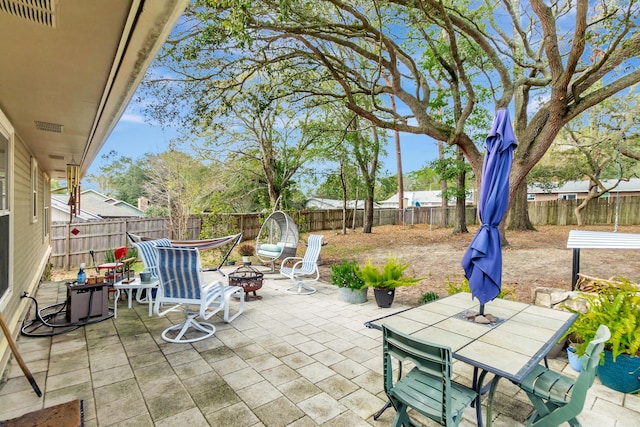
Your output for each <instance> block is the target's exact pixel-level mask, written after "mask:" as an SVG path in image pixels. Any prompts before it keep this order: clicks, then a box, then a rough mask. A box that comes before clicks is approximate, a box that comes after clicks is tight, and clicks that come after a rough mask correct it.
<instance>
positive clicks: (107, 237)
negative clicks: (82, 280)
mask: <svg viewBox="0 0 640 427" xmlns="http://www.w3.org/2000/svg"><path fill="white" fill-rule="evenodd" d="M580 202H581V201H580V200H551V201H544V202H529V217H530V219H531V222H532V223H533V225H576V224H577V221H576V218H575V214H574V209H575V208H576V206H577V205H578V204H579V203H580ZM616 204H617V205H618V207H617V210H618V223H619V224H620V225H635V224H640V196H628V197H620V198H619V199H618V200H617V201H616V198H615V197H610V198H600V199H596V200H592V201H591V202H589V205H588V206H587V208H586V209H585V210H584V211H583V219H584V222H585V224H613V223H614V222H615V217H616ZM287 213H288V214H289V215H290V216H291V217H292V218H293V219H294V221H295V222H296V224H297V225H298V229H299V231H300V233H307V232H316V231H322V230H332V231H338V230H341V229H342V210H340V209H332V210H302V211H288V212H287ZM363 214H364V213H363V211H362V210H358V211H356V212H355V227H356V228H358V227H362V220H363ZM267 216H268V214H267V213H234V214H218V215H203V216H202V217H192V218H191V219H190V221H189V226H188V238H189V239H199V238H208V237H221V236H226V235H229V234H234V233H238V232H239V231H242V232H243V240H255V238H256V237H257V236H258V232H259V231H260V227H261V226H262V224H263V222H264V220H265V219H266V218H267ZM403 218H404V223H405V225H411V224H429V226H430V228H441V227H450V226H453V225H454V224H455V223H456V221H457V219H456V209H455V208H454V207H449V208H433V207H412V208H408V209H405V210H404V211H401V212H399V211H398V209H389V208H387V209H375V210H374V215H373V226H374V227H376V226H380V225H389V224H393V225H396V224H400V223H401V220H402V219H403ZM353 219H354V212H353V210H350V211H348V212H347V218H346V222H347V227H348V228H351V227H352V225H353V224H354V220H353ZM466 220H467V221H466V222H467V225H470V224H476V223H477V221H478V218H477V211H476V208H475V207H471V206H468V207H467V208H466ZM127 231H128V232H130V233H133V234H139V235H141V236H145V237H152V238H160V237H169V238H171V232H170V227H169V222H168V220H167V218H135V219H118V220H104V221H95V222H83V223H74V224H53V225H52V227H51V240H52V241H51V244H52V252H51V263H52V264H53V265H54V267H56V268H67V269H70V268H72V267H73V268H75V267H76V266H78V265H79V264H80V263H81V262H84V263H86V264H87V265H91V258H90V255H89V251H90V250H93V251H94V252H95V257H96V262H98V263H100V262H103V261H104V254H105V252H106V251H107V250H108V249H113V248H117V247H120V246H125V245H126V244H127V241H126V236H125V232H127Z"/></svg>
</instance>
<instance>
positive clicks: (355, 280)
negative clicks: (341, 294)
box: [331, 260, 367, 290]
mask: <svg viewBox="0 0 640 427" xmlns="http://www.w3.org/2000/svg"><path fill="white" fill-rule="evenodd" d="M359 270H360V268H359V266H358V263H357V262H356V261H355V260H353V261H347V260H343V261H342V262H341V263H339V264H333V265H332V266H331V284H333V285H336V286H338V287H340V288H349V289H355V290H361V289H364V288H366V287H367V284H366V283H365V282H364V280H362V279H361V278H360V277H359V276H358V271H359Z"/></svg>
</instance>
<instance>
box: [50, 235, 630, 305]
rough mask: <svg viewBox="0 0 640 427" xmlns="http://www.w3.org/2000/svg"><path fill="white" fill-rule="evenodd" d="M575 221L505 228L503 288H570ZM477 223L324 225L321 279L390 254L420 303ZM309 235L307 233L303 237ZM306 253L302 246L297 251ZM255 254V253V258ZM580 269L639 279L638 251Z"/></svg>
mask: <svg viewBox="0 0 640 427" xmlns="http://www.w3.org/2000/svg"><path fill="white" fill-rule="evenodd" d="M574 228H575V226H542V227H538V231H528V232H510V231H507V240H508V241H509V246H508V247H506V248H504V249H503V282H502V283H503V287H513V288H514V289H515V293H516V299H517V300H519V301H526V302H530V301H531V290H532V289H535V288H536V287H539V286H550V287H555V288H562V289H567V290H568V289H570V288H571V262H572V254H573V252H572V250H571V249H567V248H566V246H567V237H568V235H569V230H571V229H574ZM585 229H587V230H592V231H613V227H612V226H589V227H585ZM475 232H476V227H472V228H470V229H469V233H468V234H461V235H453V234H452V232H451V229H436V230H429V226H428V225H417V226H414V227H403V226H381V227H374V229H373V232H372V233H371V234H364V233H362V232H359V231H357V232H353V231H348V233H347V234H346V235H342V234H338V233H337V232H335V231H329V230H325V231H324V232H323V233H322V234H323V235H324V240H325V241H327V242H328V243H327V245H326V246H324V247H323V248H322V253H321V260H322V265H321V267H320V273H321V276H320V278H321V280H323V281H326V282H329V277H330V272H331V264H332V263H334V262H340V261H341V260H342V259H353V258H355V259H356V260H357V261H358V262H361V263H364V262H366V261H367V258H369V257H371V259H372V260H373V261H374V262H384V261H385V259H386V257H387V255H388V254H392V255H394V256H396V257H398V258H400V259H401V260H402V261H403V262H408V263H409V264H410V266H409V268H408V269H407V271H406V274H408V275H411V276H413V277H424V278H425V279H424V280H423V281H422V282H421V283H420V284H419V285H416V286H413V287H407V288H400V289H398V291H397V292H396V301H399V302H402V303H404V304H410V305H413V304H418V301H419V299H420V296H421V295H423V294H424V293H426V292H428V291H435V292H436V293H438V294H439V295H440V296H444V295H446V294H447V290H446V282H455V283H458V284H459V283H460V282H461V281H462V279H463V277H464V273H463V270H462V266H461V264H460V260H461V259H462V255H463V254H464V252H465V250H466V249H467V246H468V245H469V243H470V242H471V239H472V238H473V236H474V235H475ZM618 232H620V233H640V226H628V227H620V228H619V230H618ZM302 238H303V239H306V235H303V236H302ZM303 254H304V245H301V246H300V247H299V248H298V255H299V256H302V255H303ZM254 258H255V257H254ZM580 265H581V269H580V271H581V273H584V274H587V275H590V276H594V277H601V278H610V277H612V276H623V277H625V278H628V279H630V280H632V281H634V282H637V281H639V280H640V252H638V251H632V250H596V249H583V250H582V251H581V263H580ZM73 277H75V271H71V272H64V271H56V272H54V280H68V279H72V278H73Z"/></svg>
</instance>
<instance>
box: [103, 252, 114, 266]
mask: <svg viewBox="0 0 640 427" xmlns="http://www.w3.org/2000/svg"><path fill="white" fill-rule="evenodd" d="M104 262H105V264H108V263H110V262H116V254H115V252H114V250H113V249H112V248H109V249H107V250H106V252H105V253H104Z"/></svg>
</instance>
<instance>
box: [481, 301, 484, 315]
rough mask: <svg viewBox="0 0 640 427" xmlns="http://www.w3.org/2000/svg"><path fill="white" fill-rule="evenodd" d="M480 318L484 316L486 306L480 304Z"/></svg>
mask: <svg viewBox="0 0 640 427" xmlns="http://www.w3.org/2000/svg"><path fill="white" fill-rule="evenodd" d="M480 316H484V304H480Z"/></svg>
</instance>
